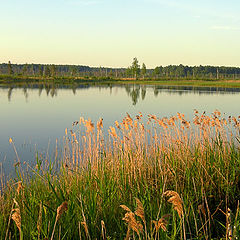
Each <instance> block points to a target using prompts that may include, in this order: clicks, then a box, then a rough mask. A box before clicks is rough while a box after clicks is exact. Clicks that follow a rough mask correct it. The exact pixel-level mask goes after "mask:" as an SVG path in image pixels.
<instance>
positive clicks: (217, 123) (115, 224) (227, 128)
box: [0, 111, 240, 240]
mask: <svg viewBox="0 0 240 240" xmlns="http://www.w3.org/2000/svg"><path fill="white" fill-rule="evenodd" d="M104 132H107V134H106V133H104ZM239 133H240V116H239V117H237V118H236V117H227V118H226V117H224V116H222V115H221V113H220V112H218V111H215V112H214V113H213V114H212V115H210V116H207V115H205V114H200V113H198V112H197V111H195V116H194V119H193V120H192V121H191V122H189V121H188V120H186V119H185V116H184V114H180V113H178V114H177V115H176V116H172V117H170V118H158V117H157V116H155V115H148V117H147V119H146V118H144V117H143V116H142V114H141V113H139V115H137V116H136V117H134V118H133V117H131V116H130V115H129V114H127V116H126V117H125V118H124V119H123V120H122V121H121V122H118V121H116V122H115V123H114V125H113V126H111V127H109V129H107V131H106V130H104V125H103V120H102V119H100V120H99V121H98V122H97V123H96V127H95V124H94V123H93V122H92V121H91V120H90V119H88V120H86V119H83V118H80V119H79V121H76V122H74V123H73V127H72V129H66V130H65V136H64V146H63V149H62V152H63V154H62V156H61V159H59V158H56V159H55V160H54V161H53V162H51V161H44V159H42V160H41V161H40V160H39V159H38V161H37V165H36V167H34V168H33V167H31V166H29V167H31V169H32V172H31V175H28V174H27V173H26V172H25V173H24V172H23V170H22V167H21V164H22V163H20V164H17V165H16V166H15V168H16V171H17V172H18V173H19V174H17V177H16V179H12V180H9V181H8V182H7V184H6V186H5V189H4V191H3V192H2V193H1V198H0V227H1V230H2V231H1V232H0V238H1V239H4V238H5V237H6V238H11V239H19V238H20V233H21V234H22V236H23V237H24V239H96V238H97V239H145V240H147V239H223V238H225V239H236V237H238V236H239V234H240V227H239V226H240V225H239V221H240V216H239V202H238V201H239V198H240V177H239V176H240V151H239V139H240V138H239ZM10 143H11V144H13V141H12V139H11V141H10ZM13 146H14V145H13ZM14 151H16V148H15V146H14ZM19 162H20V160H19ZM55 165H60V167H59V168H54V166H55ZM14 199H15V201H16V202H17V203H18V206H17V207H15V208H14V209H13V205H14ZM17 209H19V210H17ZM56 209H57V210H56ZM133 209H134V210H133ZM13 210H14V211H13ZM13 214H15V215H13ZM11 219H12V220H13V221H12V220H11ZM14 219H15V220H14ZM14 221H15V224H14ZM17 223H18V224H17ZM19 223H20V224H19Z"/></svg>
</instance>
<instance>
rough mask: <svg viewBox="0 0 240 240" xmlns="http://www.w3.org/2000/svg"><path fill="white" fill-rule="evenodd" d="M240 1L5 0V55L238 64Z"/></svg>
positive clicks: (0, 45)
mask: <svg viewBox="0 0 240 240" xmlns="http://www.w3.org/2000/svg"><path fill="white" fill-rule="evenodd" d="M239 12H240V1H239V0H21V1H20V0H8V1H6V0H0V29H1V35H0V62H7V61H8V60H11V61H12V62H13V63H26V62H27V63H55V64H61V63H62V64H81V65H89V66H100V65H101V66H110V67H126V66H128V65H130V64H131V62H132V58H133V57H137V58H138V59H139V60H140V62H141V63H142V62H145V63H146V65H147V67H155V66H156V65H168V64H180V63H182V64H187V65H200V64H202V65H207V64H210V65H227V66H231V65H232V66H240V14H239Z"/></svg>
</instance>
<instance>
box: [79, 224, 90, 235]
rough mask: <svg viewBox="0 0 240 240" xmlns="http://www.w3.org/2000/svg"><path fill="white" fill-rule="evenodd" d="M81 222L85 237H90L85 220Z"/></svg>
mask: <svg viewBox="0 0 240 240" xmlns="http://www.w3.org/2000/svg"><path fill="white" fill-rule="evenodd" d="M81 224H82V225H83V228H84V231H85V234H86V238H89V239H90V235H89V231H88V226H87V223H86V222H85V221H83V222H81Z"/></svg>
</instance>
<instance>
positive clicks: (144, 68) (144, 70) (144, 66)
mask: <svg viewBox="0 0 240 240" xmlns="http://www.w3.org/2000/svg"><path fill="white" fill-rule="evenodd" d="M146 72H147V68H146V65H145V63H143V65H142V70H141V73H142V76H143V79H144V78H145V75H146Z"/></svg>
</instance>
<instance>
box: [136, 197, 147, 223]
mask: <svg viewBox="0 0 240 240" xmlns="http://www.w3.org/2000/svg"><path fill="white" fill-rule="evenodd" d="M136 202H137V209H136V211H135V212H134V213H135V215H137V216H138V217H140V218H141V219H142V221H143V222H144V223H146V221H145V215H144V208H143V205H142V203H141V201H140V200H139V199H138V198H136Z"/></svg>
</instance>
